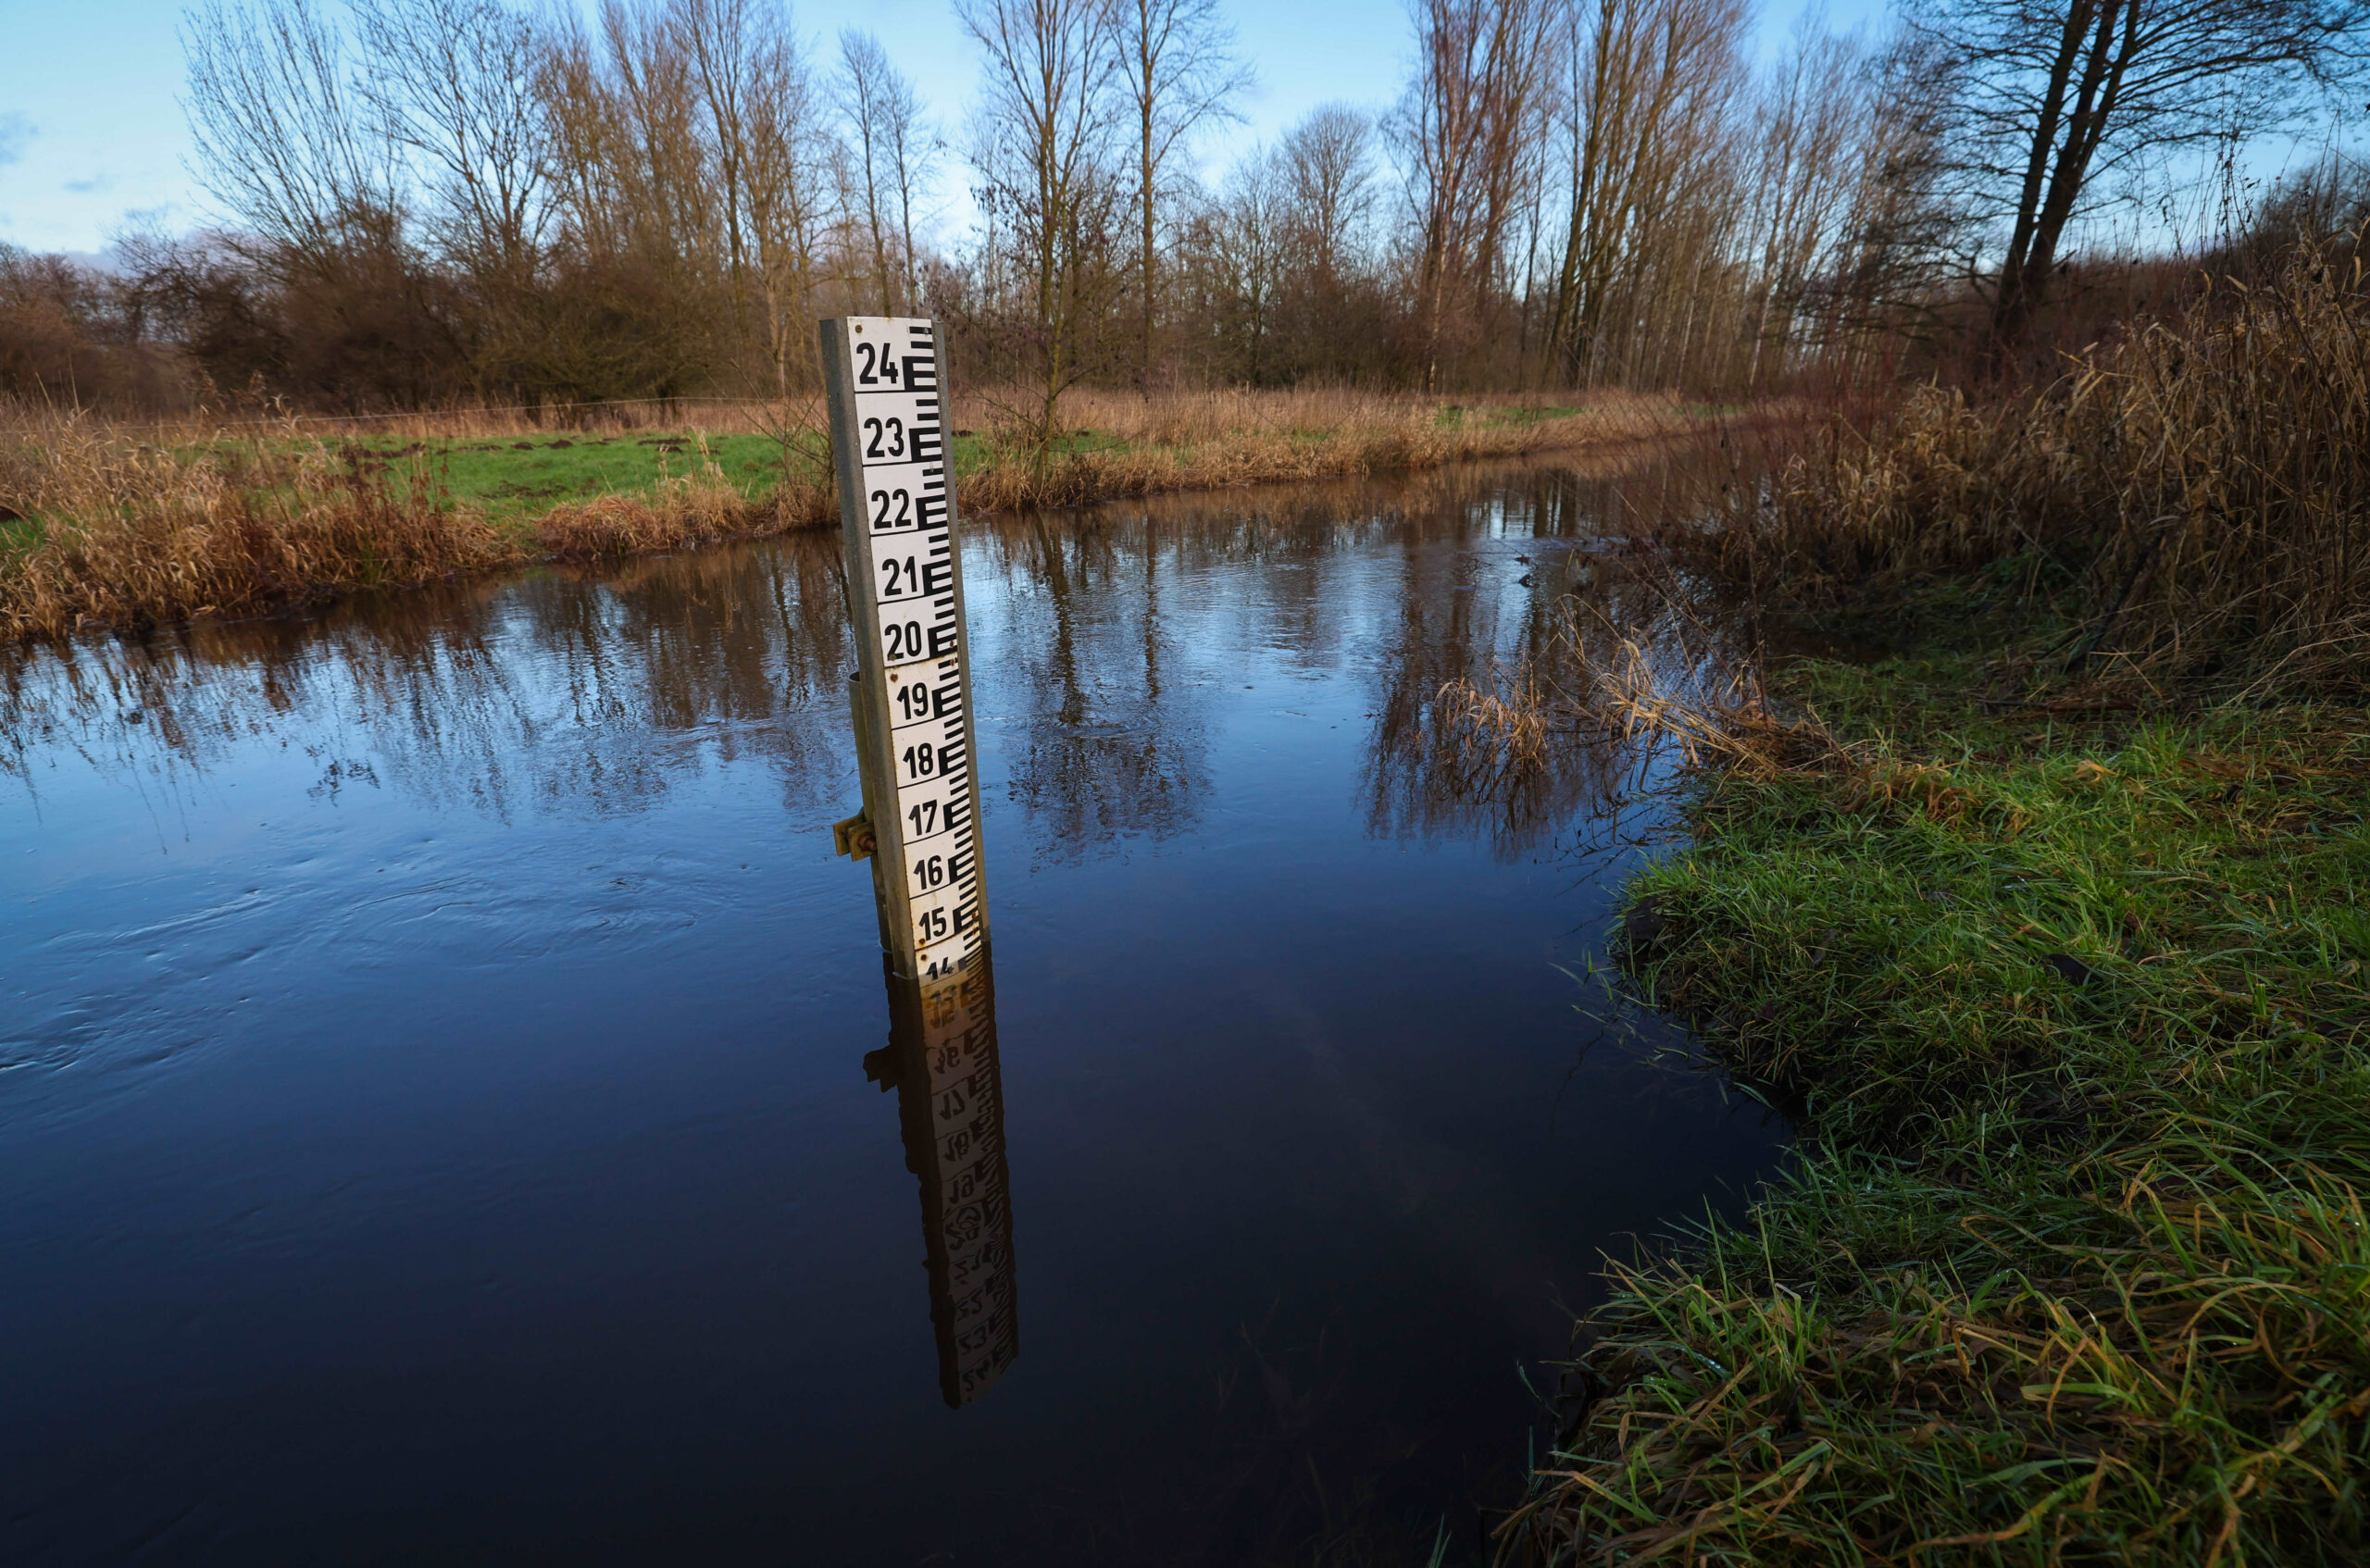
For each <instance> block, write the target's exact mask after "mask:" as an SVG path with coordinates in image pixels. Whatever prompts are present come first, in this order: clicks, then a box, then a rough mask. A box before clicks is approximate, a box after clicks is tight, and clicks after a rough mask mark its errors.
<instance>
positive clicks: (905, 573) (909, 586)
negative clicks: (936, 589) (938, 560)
mask: <svg viewBox="0 0 2370 1568" xmlns="http://www.w3.org/2000/svg"><path fill="white" fill-rule="evenodd" d="M880 575H881V577H882V578H883V579H884V580H883V581H882V582H881V584H880V597H882V598H883V599H899V598H903V597H904V595H906V594H908V593H919V592H920V591H922V564H921V559H920V557H918V556H915V555H892V556H890V557H889V558H888V559H887V560H885V561H883V562H881V563H880Z"/></svg>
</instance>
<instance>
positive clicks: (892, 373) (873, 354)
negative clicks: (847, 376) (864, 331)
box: [855, 343, 897, 387]
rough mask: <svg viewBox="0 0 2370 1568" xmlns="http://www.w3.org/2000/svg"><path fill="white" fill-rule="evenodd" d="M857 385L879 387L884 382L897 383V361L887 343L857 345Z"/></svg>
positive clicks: (893, 384) (892, 384)
mask: <svg viewBox="0 0 2370 1568" xmlns="http://www.w3.org/2000/svg"><path fill="white" fill-rule="evenodd" d="M855 366H856V369H855V380H856V385H858V386H862V387H877V386H879V385H880V384H881V383H882V382H884V381H885V382H887V383H888V384H889V385H891V386H892V387H893V386H895V385H896V384H897V361H896V358H895V356H894V355H892V354H890V352H889V345H888V344H886V343H878V344H876V343H858V344H856V345H855Z"/></svg>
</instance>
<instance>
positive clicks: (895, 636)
mask: <svg viewBox="0 0 2370 1568" xmlns="http://www.w3.org/2000/svg"><path fill="white" fill-rule="evenodd" d="M881 630H882V631H883V632H884V633H886V634H887V636H888V639H889V662H890V663H891V664H894V663H896V662H897V661H898V660H899V659H918V658H920V657H921V656H922V623H921V622H919V621H906V622H904V623H903V624H900V623H898V622H896V621H891V622H890V623H889V624H888V625H887V626H885V627H883V628H881Z"/></svg>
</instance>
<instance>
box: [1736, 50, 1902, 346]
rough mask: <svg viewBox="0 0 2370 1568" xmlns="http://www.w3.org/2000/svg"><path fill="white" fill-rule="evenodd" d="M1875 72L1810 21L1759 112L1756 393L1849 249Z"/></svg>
mask: <svg viewBox="0 0 2370 1568" xmlns="http://www.w3.org/2000/svg"><path fill="white" fill-rule="evenodd" d="M1867 65H1868V61H1867V58H1866V51H1865V48H1864V47H1863V46H1862V45H1861V44H1859V42H1858V41H1857V40H1856V39H1846V38H1839V37H1836V36H1835V35H1834V34H1832V33H1830V32H1828V31H1827V29H1826V26H1825V25H1824V20H1823V19H1821V18H1820V17H1818V15H1817V14H1816V13H1815V12H1805V13H1804V14H1803V16H1802V19H1801V20H1800V21H1799V22H1798V23H1797V25H1796V27H1795V29H1794V38H1793V48H1792V49H1791V50H1790V52H1789V53H1787V54H1786V55H1784V56H1780V57H1779V58H1778V60H1777V61H1776V62H1774V64H1773V66H1772V68H1771V69H1770V72H1769V74H1768V78H1767V80H1766V81H1765V82H1764V84H1763V87H1762V91H1761V93H1760V98H1759V102H1758V103H1757V104H1756V105H1755V106H1754V111H1753V122H1754V131H1755V140H1756V142H1757V143H1758V146H1757V148H1756V151H1757V153H1758V155H1759V156H1758V157H1757V158H1756V159H1755V160H1754V163H1753V174H1752V182H1751V186H1750V189H1749V190H1748V192H1747V199H1748V205H1747V209H1746V212H1747V216H1746V218H1745V222H1746V226H1747V228H1748V230H1750V231H1751V232H1753V234H1755V235H1756V236H1757V245H1756V249H1757V251H1758V253H1759V254H1758V256H1757V257H1756V261H1757V267H1756V271H1757V274H1758V276H1757V278H1756V280H1755V282H1754V285H1753V292H1754V294H1755V296H1756V297H1755V299H1754V300H1753V329H1752V334H1753V336H1752V347H1751V357H1750V358H1749V360H1748V361H1747V364H1746V367H1745V373H1744V383H1745V385H1746V387H1747V388H1748V389H1750V388H1751V387H1753V385H1754V384H1755V383H1756V382H1758V381H1760V380H1764V379H1765V377H1774V376H1781V375H1783V374H1784V373H1785V371H1786V370H1787V368H1788V366H1789V359H1790V351H1791V349H1792V347H1793V343H1794V337H1795V332H1796V330H1797V327H1798V324H1799V323H1798V319H1797V318H1798V317H1799V315H1800V313H1801V309H1802V300H1803V298H1804V296H1805V294H1806V293H1807V292H1809V290H1810V287H1811V280H1812V278H1813V276H1814V274H1815V271H1816V270H1817V269H1819V268H1820V267H1821V266H1822V264H1825V263H1827V262H1828V261H1829V260H1830V258H1831V257H1832V255H1833V252H1834V248H1835V246H1836V244H1837V243H1839V241H1840V230H1841V226H1842V224H1843V221H1844V219H1845V217H1846V216H1847V213H1848V211H1849V207H1850V203H1851V197H1852V187H1853V184H1854V180H1855V177H1856V175H1857V174H1858V172H1859V170H1858V168H1857V162H1856V160H1857V158H1858V156H1859V155H1860V152H1861V149H1862V148H1864V147H1865V146H1866V145H1867V144H1868V140H1869V133H1870V127H1869V124H1868V119H1869V117H1870V115H1871V114H1872V113H1873V112H1874V110H1875V107H1876V98H1875V95H1874V93H1872V92H1871V91H1870V90H1869V73H1868V71H1867Z"/></svg>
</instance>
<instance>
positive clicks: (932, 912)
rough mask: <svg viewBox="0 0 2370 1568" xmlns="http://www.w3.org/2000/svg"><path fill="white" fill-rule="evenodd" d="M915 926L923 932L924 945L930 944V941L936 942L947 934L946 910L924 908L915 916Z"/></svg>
mask: <svg viewBox="0 0 2370 1568" xmlns="http://www.w3.org/2000/svg"><path fill="white" fill-rule="evenodd" d="M914 928H915V929H916V930H917V931H919V932H920V933H921V939H922V943H923V945H924V946H928V945H929V943H931V942H934V941H936V940H938V939H939V938H941V937H942V936H944V935H946V911H944V910H942V909H925V910H923V911H922V912H921V913H920V914H919V915H915V916H914Z"/></svg>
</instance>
